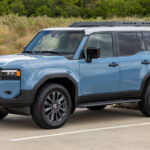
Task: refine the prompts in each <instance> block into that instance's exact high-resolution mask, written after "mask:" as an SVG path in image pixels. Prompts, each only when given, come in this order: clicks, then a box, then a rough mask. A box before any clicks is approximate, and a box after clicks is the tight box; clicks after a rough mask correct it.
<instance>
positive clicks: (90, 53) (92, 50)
mask: <svg viewBox="0 0 150 150" xmlns="http://www.w3.org/2000/svg"><path fill="white" fill-rule="evenodd" d="M99 57H100V48H96V47H89V48H87V58H86V62H87V63H91V62H92V59H93V58H99Z"/></svg>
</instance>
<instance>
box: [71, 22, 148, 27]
mask: <svg viewBox="0 0 150 150" xmlns="http://www.w3.org/2000/svg"><path fill="white" fill-rule="evenodd" d="M104 26H105V27H106V26H108V27H112V26H150V21H112V22H74V23H73V24H71V25H70V26H69V27H104Z"/></svg>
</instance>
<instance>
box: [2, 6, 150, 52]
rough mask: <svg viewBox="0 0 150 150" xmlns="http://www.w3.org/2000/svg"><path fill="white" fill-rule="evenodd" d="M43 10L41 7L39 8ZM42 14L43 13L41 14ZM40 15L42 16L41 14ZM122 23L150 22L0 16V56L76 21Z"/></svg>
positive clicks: (147, 18)
mask: <svg viewBox="0 0 150 150" xmlns="http://www.w3.org/2000/svg"><path fill="white" fill-rule="evenodd" d="M41 7H42V8H43V6H41ZM42 13H43V12H42ZM41 15H42V14H41ZM116 20H118V21H122V20H124V21H125V20H138V21H139V20H143V21H150V18H149V17H145V18H142V19H140V18H138V17H127V18H119V17H117V18H116V17H114V18H111V19H106V20H103V19H102V18H101V17H98V18H95V19H92V18H89V19H83V18H80V17H76V18H74V17H70V18H62V17H61V18H60V17H59V18H50V17H47V16H38V17H25V16H18V15H12V14H11V15H4V16H0V33H1V35H0V54H10V53H19V52H21V51H22V49H23V47H24V46H25V45H27V44H28V43H29V41H30V40H31V39H32V38H33V37H34V36H35V35H36V34H37V32H39V31H40V30H41V29H43V28H48V27H66V26H69V25H70V24H72V23H73V22H76V21H116Z"/></svg>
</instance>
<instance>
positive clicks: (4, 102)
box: [0, 90, 34, 109]
mask: <svg viewBox="0 0 150 150" xmlns="http://www.w3.org/2000/svg"><path fill="white" fill-rule="evenodd" d="M33 101H34V92H33V90H21V94H20V96H18V97H17V98H13V99H6V98H5V99H1V98H0V106H2V107H3V108H6V109H8V108H18V107H26V106H31V105H32V103H33Z"/></svg>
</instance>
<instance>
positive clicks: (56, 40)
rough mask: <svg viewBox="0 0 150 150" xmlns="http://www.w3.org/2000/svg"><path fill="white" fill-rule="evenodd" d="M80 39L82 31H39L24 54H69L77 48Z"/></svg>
mask: <svg viewBox="0 0 150 150" xmlns="http://www.w3.org/2000/svg"><path fill="white" fill-rule="evenodd" d="M82 37H83V32H82V31H41V32H39V33H38V34H37V36H36V37H35V38H34V39H33V40H32V41H31V43H30V44H29V45H28V46H27V48H26V49H25V51H24V52H41V53H42V52H43V53H44V52H45V53H46V52H47V53H48V52H50V53H54V52H55V53H65V54H71V53H74V52H75V51H76V49H77V48H78V46H79V44H80V42H81V39H82Z"/></svg>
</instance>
